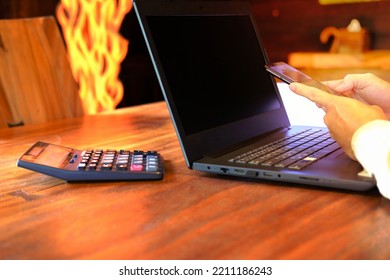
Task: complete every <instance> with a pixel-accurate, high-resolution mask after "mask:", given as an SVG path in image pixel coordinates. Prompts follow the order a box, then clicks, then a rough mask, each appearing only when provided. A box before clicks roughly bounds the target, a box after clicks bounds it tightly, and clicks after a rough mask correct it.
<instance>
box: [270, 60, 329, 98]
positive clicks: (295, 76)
mask: <svg viewBox="0 0 390 280" xmlns="http://www.w3.org/2000/svg"><path fill="white" fill-rule="evenodd" d="M265 69H266V70H267V71H268V72H270V73H271V74H272V75H274V76H275V77H276V78H278V79H280V80H282V81H283V82H286V83H287V84H290V83H293V82H297V83H302V84H305V85H308V86H311V87H316V88H318V89H321V90H323V91H326V92H328V93H331V94H335V92H334V91H333V90H332V89H331V88H329V87H327V86H326V85H324V84H323V83H321V82H320V81H317V80H315V79H313V78H312V77H310V76H308V75H306V74H305V73H303V72H301V71H299V70H298V69H296V68H294V67H292V66H291V65H288V64H287V63H284V62H275V63H271V64H267V65H265Z"/></svg>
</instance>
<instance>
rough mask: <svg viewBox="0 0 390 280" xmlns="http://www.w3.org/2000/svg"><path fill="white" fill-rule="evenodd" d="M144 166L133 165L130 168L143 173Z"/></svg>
mask: <svg viewBox="0 0 390 280" xmlns="http://www.w3.org/2000/svg"><path fill="white" fill-rule="evenodd" d="M142 169H143V165H142V164H132V165H131V166H130V170H131V171H142Z"/></svg>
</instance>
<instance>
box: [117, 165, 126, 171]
mask: <svg viewBox="0 0 390 280" xmlns="http://www.w3.org/2000/svg"><path fill="white" fill-rule="evenodd" d="M128 167H129V165H128V164H127V163H123V164H117V166H116V170H119V171H126V170H127V168H128Z"/></svg>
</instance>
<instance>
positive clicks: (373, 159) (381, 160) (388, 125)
mask: <svg viewBox="0 0 390 280" xmlns="http://www.w3.org/2000/svg"><path fill="white" fill-rule="evenodd" d="M351 145H352V151H353V152H354V154H355V156H356V158H357V160H358V161H359V162H360V164H361V165H362V166H363V167H364V169H365V170H366V171H367V172H368V173H370V174H372V175H374V176H375V179H376V182H377V186H378V189H379V191H380V193H381V194H382V195H383V196H384V197H386V198H388V199H390V121H385V120H375V121H371V122H369V123H367V124H365V125H363V126H362V127H360V128H359V129H358V130H357V131H356V132H355V133H354V135H353V137H352V143H351Z"/></svg>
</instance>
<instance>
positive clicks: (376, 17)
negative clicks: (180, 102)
mask: <svg viewBox="0 0 390 280" xmlns="http://www.w3.org/2000/svg"><path fill="white" fill-rule="evenodd" d="M183 1H184V0H183ZM231 1H247V0H231ZM249 2H250V3H251V4H252V6H253V8H254V13H255V16H256V20H257V23H258V28H259V31H260V33H261V35H262V38H263V42H264V44H265V46H266V48H267V52H268V55H269V57H270V60H271V61H279V60H283V61H286V60H287V55H288V53H289V52H296V51H327V50H328V49H329V47H330V44H328V45H323V44H322V43H321V42H320V41H319V34H320V32H321V31H322V30H323V29H324V28H325V27H327V26H330V25H333V26H335V27H346V26H347V25H348V24H349V22H350V20H351V19H352V18H357V19H358V20H359V21H360V22H361V23H362V25H363V26H364V27H365V28H367V29H368V30H369V31H370V32H371V35H372V43H373V44H372V48H374V49H390V1H388V0H384V1H380V2H372V3H356V4H344V5H328V6H323V5H320V4H319V3H318V0H249ZM57 3H58V0H45V1H41V0H1V1H0V18H15V17H29V16H39V15H48V14H54V11H55V7H56V5H57ZM121 32H122V34H123V35H124V37H126V38H127V39H129V41H130V45H129V53H128V55H127V57H126V59H125V60H124V62H123V63H122V71H121V74H120V78H121V80H122V82H123V84H124V87H125V98H124V99H123V102H122V103H121V105H120V106H121V107H122V106H129V105H134V104H139V103H145V102H151V101H156V100H161V99H162V96H161V92H160V89H159V86H158V83H157V79H156V76H155V74H154V70H153V67H152V64H151V61H150V58H149V55H148V53H147V50H146V46H145V43H144V41H143V37H142V35H141V31H140V28H139V26H138V22H137V20H136V17H135V15H134V11H131V12H130V13H129V14H128V15H127V16H126V18H125V20H124V23H123V26H122V29H121Z"/></svg>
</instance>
